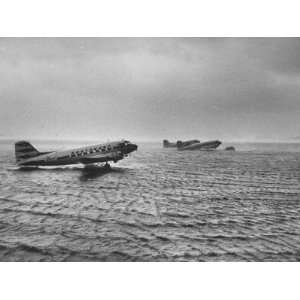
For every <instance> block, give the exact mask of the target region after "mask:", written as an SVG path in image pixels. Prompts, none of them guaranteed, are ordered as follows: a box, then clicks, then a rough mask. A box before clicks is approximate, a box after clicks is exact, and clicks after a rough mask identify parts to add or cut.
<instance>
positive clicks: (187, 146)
mask: <svg viewBox="0 0 300 300" xmlns="http://www.w3.org/2000/svg"><path fill="white" fill-rule="evenodd" d="M221 144H222V143H221V142H220V141H218V140H214V141H207V142H202V143H201V142H200V141H198V140H193V141H187V142H180V141H179V142H177V148H178V150H215V149H217V148H218V147H219V146H220V145H221Z"/></svg>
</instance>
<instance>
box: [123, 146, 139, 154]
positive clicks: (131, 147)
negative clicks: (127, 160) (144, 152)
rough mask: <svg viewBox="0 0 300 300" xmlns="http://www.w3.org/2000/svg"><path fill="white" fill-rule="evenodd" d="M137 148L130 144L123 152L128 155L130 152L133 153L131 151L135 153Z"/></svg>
mask: <svg viewBox="0 0 300 300" xmlns="http://www.w3.org/2000/svg"><path fill="white" fill-rule="evenodd" d="M137 148H138V146H137V145H135V144H131V143H130V144H128V145H127V146H126V149H125V152H126V154H128V153H131V152H133V151H136V150H137Z"/></svg>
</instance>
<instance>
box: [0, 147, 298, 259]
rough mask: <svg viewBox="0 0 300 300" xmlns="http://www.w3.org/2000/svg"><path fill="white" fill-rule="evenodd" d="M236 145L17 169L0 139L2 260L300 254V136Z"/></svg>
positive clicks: (145, 150)
mask: <svg viewBox="0 0 300 300" xmlns="http://www.w3.org/2000/svg"><path fill="white" fill-rule="evenodd" d="M235 147H236V148H237V149H238V150H239V149H242V150H246V151H236V152H230V153H228V152H225V151H215V152H177V151H176V150H174V149H162V148H161V146H160V145H158V144H156V145H147V144H145V145H141V146H140V147H139V151H138V152H137V153H135V154H134V155H132V156H131V157H129V158H127V159H125V160H123V161H121V162H119V163H117V164H116V165H114V164H112V169H110V170H109V169H107V168H103V167H83V166H80V165H76V166H66V167H51V168H47V167H43V168H26V169H23V168H21V169H20V168H18V167H16V166H15V164H14V158H13V155H12V150H11V149H10V146H8V145H1V144H0V217H1V218H0V260H2V261H11V260H13V261H14V260H16V261H43V260H46V261H68V260H71V261H78V260H79V261H94V260H95V261H126V260H129V261H136V260H137V261H219V260H223V261H224V260H225V261H234V260H238V261H244V260H245V261H268V260H271V261H278V260H285V261H293V260H299V259H300V252H299V249H300V237H299V236H300V235H299V233H300V222H299V221H300V216H299V212H300V205H299V201H300V200H299V199H300V197H299V196H300V184H299V181H300V168H299V167H300V151H299V150H300V148H299V145H298V144H296V145H295V146H294V148H293V147H292V146H291V145H289V146H288V147H286V149H287V151H284V149H285V148H284V147H283V145H279V146H278V145H275V146H274V147H271V146H270V145H267V146H266V147H263V146H262V145H258V146H257V145H255V144H253V145H250V146H247V145H241V146H239V145H235ZM243 147H244V148H243ZM247 147H248V148H247ZM53 148H55V145H53ZM45 150H47V149H45ZM249 150H251V151H249Z"/></svg>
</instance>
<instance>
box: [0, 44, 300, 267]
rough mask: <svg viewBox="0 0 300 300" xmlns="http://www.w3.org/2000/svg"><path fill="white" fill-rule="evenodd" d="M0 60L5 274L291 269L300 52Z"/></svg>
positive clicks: (261, 47) (38, 47) (26, 50)
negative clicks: (139, 268) (179, 267)
mask: <svg viewBox="0 0 300 300" xmlns="http://www.w3.org/2000/svg"><path fill="white" fill-rule="evenodd" d="M0 52H1V56H0V64H1V68H0V74H1V75H0V77H1V78H0V90H1V97H0V101H1V118H0V122H1V123H0V128H1V142H0V151H1V152H0V155H1V156H0V161H1V165H0V168H1V169H0V176H1V198H0V213H1V231H0V259H1V261H152V262H156V261H299V259H300V250H299V247H300V235H299V233H300V222H299V221H300V216H299V212H300V203H299V199H300V184H299V180H300V169H299V167H300V143H299V142H300V123H299V114H300V101H299V99H300V86H299V71H300V63H299V62H300V56H299V55H300V39H298V38H2V39H0Z"/></svg>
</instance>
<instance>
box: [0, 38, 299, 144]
mask: <svg viewBox="0 0 300 300" xmlns="http://www.w3.org/2000/svg"><path fill="white" fill-rule="evenodd" d="M299 115H300V40H299V39H296V38H274V39H271V38H259V39H253V38H249V39H244V38H209V39H205V38H183V39H181V38H75V39H74V38H51V39H50V38H18V39H16V38H8V39H7V38H2V39H0V137H1V136H2V137H13V138H22V139H30V138H31V139H33V138H48V139H50V138H54V139H64V138H67V139H98V140H107V139H111V140H112V139H118V138H126V139H132V140H160V139H163V138H169V139H170V140H174V139H179V138H182V139H187V138H199V139H200V140H205V139H215V138H218V139H221V140H227V141H228V140H235V141H246V140H249V141H260V140H285V139H289V138H292V137H296V136H300V122H299Z"/></svg>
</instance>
